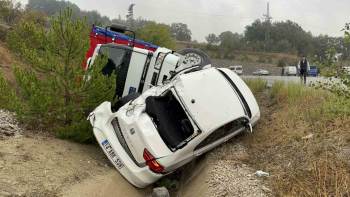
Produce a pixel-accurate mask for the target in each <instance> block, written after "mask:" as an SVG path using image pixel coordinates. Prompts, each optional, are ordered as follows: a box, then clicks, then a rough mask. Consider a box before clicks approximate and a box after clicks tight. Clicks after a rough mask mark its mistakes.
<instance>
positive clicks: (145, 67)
mask: <svg viewBox="0 0 350 197" xmlns="http://www.w3.org/2000/svg"><path fill="white" fill-rule="evenodd" d="M126 33H128V34H129V35H132V36H128V35H126ZM99 55H104V56H107V57H108V63H107V65H106V66H105V67H104V68H103V69H102V74H104V75H111V73H112V72H113V71H114V70H115V71H116V72H115V73H116V75H117V76H118V77H117V79H116V86H117V89H116V97H117V98H118V99H120V98H122V97H125V96H127V95H129V94H133V93H143V92H144V91H146V90H147V89H149V88H150V87H152V86H157V85H161V84H163V83H164V82H166V81H167V80H169V79H171V78H172V77H173V76H174V75H175V74H177V73H178V72H181V71H182V70H184V69H185V68H189V67H193V66H197V67H198V66H199V67H201V66H207V65H210V64H211V62H210V59H209V57H208V56H207V55H206V54H205V53H204V52H202V51H200V50H197V49H183V50H180V51H177V52H176V51H173V50H171V49H167V48H164V47H159V46H156V45H154V44H151V43H148V42H145V41H142V40H138V39H136V38H135V32H134V31H132V30H129V29H128V28H127V27H126V26H122V25H112V26H109V27H106V28H101V27H97V26H93V28H92V31H91V33H90V48H89V50H88V52H87V54H86V63H85V64H84V69H85V70H88V69H89V68H92V67H93V63H94V60H95V59H96V57H97V56H99Z"/></svg>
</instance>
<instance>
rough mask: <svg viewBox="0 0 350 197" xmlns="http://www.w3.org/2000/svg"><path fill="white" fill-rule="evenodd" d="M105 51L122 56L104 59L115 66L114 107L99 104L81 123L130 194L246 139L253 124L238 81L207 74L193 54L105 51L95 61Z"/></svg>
mask: <svg viewBox="0 0 350 197" xmlns="http://www.w3.org/2000/svg"><path fill="white" fill-rule="evenodd" d="M104 47H112V48H114V49H118V50H120V49H123V50H126V51H127V52H126V53H122V55H120V57H122V58H124V59H123V60H121V59H115V58H114V60H113V57H109V61H110V60H111V61H113V62H114V63H116V62H117V64H113V66H115V69H116V70H117V71H118V72H117V75H118V77H117V79H116V84H117V90H116V95H117V97H118V101H117V102H115V103H112V102H108V101H106V102H103V103H102V104H100V106H98V107H97V108H96V109H95V110H94V111H93V112H91V113H90V115H89V117H88V119H89V121H90V123H91V125H92V127H93V133H94V135H95V137H96V139H97V141H98V143H99V145H100V146H101V148H102V149H103V151H104V153H105V154H106V155H107V157H108V159H109V160H110V161H111V162H112V163H113V165H114V166H115V168H117V169H118V171H119V172H120V173H121V174H122V175H123V176H124V177H125V178H126V179H127V180H128V181H129V182H130V183H132V184H133V185H134V186H136V187H140V188H143V187H146V186H148V185H150V184H152V183H154V182H156V181H157V180H158V179H160V178H161V177H163V176H165V175H167V174H169V173H172V172H174V171H175V170H176V169H178V168H179V167H181V166H183V165H185V164H186V163H188V162H190V161H192V160H193V159H195V158H196V157H198V156H200V155H202V154H204V153H206V152H207V151H209V150H211V149H213V148H215V147H217V146H219V145H220V144H222V143H224V142H226V141H227V140H229V139H231V138H232V137H234V136H235V135H237V134H239V133H240V132H242V131H245V130H248V131H252V127H253V126H254V125H255V124H256V123H257V121H258V120H259V118H260V111H259V106H258V104H257V102H256V100H255V97H254V95H253V94H252V92H251V90H250V89H249V88H248V86H247V85H246V84H245V83H244V81H243V80H242V79H241V78H240V77H239V76H238V75H237V74H235V73H234V72H233V71H231V70H229V69H226V68H215V67H212V66H211V65H210V62H208V61H207V60H206V57H203V56H202V57H198V56H201V55H202V54H201V53H200V52H198V51H196V50H189V51H186V52H187V53H176V52H174V51H171V50H169V49H165V48H158V49H157V50H156V51H154V52H151V51H148V50H145V49H137V48H135V47H126V46H120V45H117V44H107V45H101V46H99V47H98V48H97V49H96V51H95V55H98V54H100V53H101V52H100V51H99V50H100V48H104ZM127 53H129V54H127ZM189 53H193V54H189ZM125 54H127V55H125ZM196 55H197V59H196V57H195V56H196ZM109 56H115V53H114V54H112V53H110V54H109ZM125 57H128V59H125ZM188 57H189V58H188ZM93 58H94V57H92V59H93ZM89 64H91V61H89ZM104 71H106V70H102V73H103V72H104ZM107 73H108V72H107Z"/></svg>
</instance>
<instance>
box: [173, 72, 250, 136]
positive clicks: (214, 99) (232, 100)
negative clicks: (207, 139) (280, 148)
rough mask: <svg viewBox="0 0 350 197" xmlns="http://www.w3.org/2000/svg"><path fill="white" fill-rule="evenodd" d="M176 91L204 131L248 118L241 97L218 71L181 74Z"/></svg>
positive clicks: (175, 85)
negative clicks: (238, 119) (244, 117)
mask: <svg viewBox="0 0 350 197" xmlns="http://www.w3.org/2000/svg"><path fill="white" fill-rule="evenodd" d="M174 87H175V92H176V94H177V95H178V97H179V99H180V101H181V102H182V103H183V104H184V105H185V108H186V110H187V112H188V113H189V115H190V116H191V117H192V118H193V119H194V121H195V122H196V124H197V126H198V127H199V128H200V129H201V130H202V132H210V131H213V130H215V129H217V128H219V127H221V126H222V125H224V124H226V123H228V122H231V121H233V120H235V119H237V118H239V117H242V116H246V115H245V111H244V108H243V106H242V104H241V101H240V99H239V96H238V95H237V94H236V92H235V90H234V89H233V88H232V87H231V85H230V84H229V82H228V81H227V80H226V79H225V78H224V76H223V75H222V74H221V73H220V72H219V71H218V70H217V69H215V68H209V69H205V70H202V71H197V72H193V73H189V74H184V75H180V76H178V77H177V78H176V80H175V82H174Z"/></svg>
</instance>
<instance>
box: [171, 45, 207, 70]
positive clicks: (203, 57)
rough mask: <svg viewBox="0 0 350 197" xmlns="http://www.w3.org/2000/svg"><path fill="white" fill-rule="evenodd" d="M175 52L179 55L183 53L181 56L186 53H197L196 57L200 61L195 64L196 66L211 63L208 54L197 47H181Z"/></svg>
mask: <svg viewBox="0 0 350 197" xmlns="http://www.w3.org/2000/svg"><path fill="white" fill-rule="evenodd" d="M177 53H179V54H180V55H183V56H185V55H188V54H194V55H197V56H198V57H200V58H201V62H200V64H199V65H196V66H206V65H208V64H211V60H210V58H209V56H208V55H207V54H206V53H205V52H203V51H201V50H199V49H193V48H186V49H182V50H179V51H177Z"/></svg>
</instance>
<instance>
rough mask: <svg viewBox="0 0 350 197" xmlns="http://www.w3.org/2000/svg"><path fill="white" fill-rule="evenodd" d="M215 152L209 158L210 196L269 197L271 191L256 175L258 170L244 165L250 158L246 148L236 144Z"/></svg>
mask: <svg viewBox="0 0 350 197" xmlns="http://www.w3.org/2000/svg"><path fill="white" fill-rule="evenodd" d="M231 143H233V144H226V145H225V146H222V147H220V148H218V149H217V150H214V151H213V152H212V153H210V154H209V156H208V161H209V162H210V165H209V172H208V173H209V176H208V179H207V184H208V187H209V188H208V192H209V196H214V197H221V196H242V197H243V196H244V197H256V196H258V197H265V196H269V194H270V192H271V191H270V189H268V188H267V187H266V186H264V183H263V178H259V177H257V176H256V175H255V172H256V170H254V169H252V168H251V167H250V166H248V165H246V164H244V160H245V159H247V158H248V155H247V153H246V148H245V147H244V146H243V145H241V144H239V143H236V142H231Z"/></svg>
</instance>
